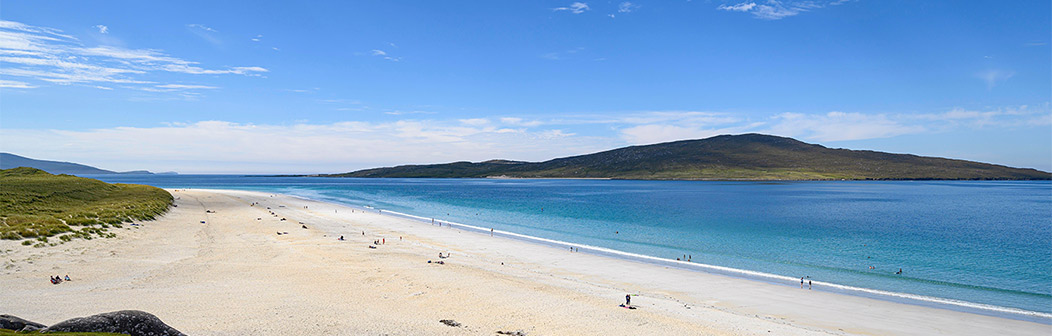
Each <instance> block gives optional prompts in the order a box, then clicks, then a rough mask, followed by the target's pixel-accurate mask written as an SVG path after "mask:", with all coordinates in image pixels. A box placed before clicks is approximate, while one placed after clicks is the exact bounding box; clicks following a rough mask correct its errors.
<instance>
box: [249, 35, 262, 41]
mask: <svg viewBox="0 0 1052 336" xmlns="http://www.w3.org/2000/svg"><path fill="white" fill-rule="evenodd" d="M262 40H263V35H256V37H253V38H252V42H259V41H262Z"/></svg>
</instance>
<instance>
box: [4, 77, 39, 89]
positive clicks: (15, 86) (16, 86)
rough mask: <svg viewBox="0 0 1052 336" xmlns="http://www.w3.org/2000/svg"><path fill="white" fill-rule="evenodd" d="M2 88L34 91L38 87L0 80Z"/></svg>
mask: <svg viewBox="0 0 1052 336" xmlns="http://www.w3.org/2000/svg"><path fill="white" fill-rule="evenodd" d="M0 88H12V89H34V88H36V86H35V85H32V84H29V83H26V82H19V81H13V80H5V79H0Z"/></svg>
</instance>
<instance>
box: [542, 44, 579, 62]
mask: <svg viewBox="0 0 1052 336" xmlns="http://www.w3.org/2000/svg"><path fill="white" fill-rule="evenodd" d="M584 50H585V48H584V47H577V48H572V49H567V50H564V51H556V52H550V53H545V54H541V58H543V59H548V60H553V61H558V60H561V59H564V58H568V57H569V56H571V55H574V54H577V53H579V52H582V51H584Z"/></svg>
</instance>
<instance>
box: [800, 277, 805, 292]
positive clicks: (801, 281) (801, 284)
mask: <svg viewBox="0 0 1052 336" xmlns="http://www.w3.org/2000/svg"><path fill="white" fill-rule="evenodd" d="M800 289H804V277H800Z"/></svg>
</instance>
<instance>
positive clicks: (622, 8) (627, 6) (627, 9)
mask: <svg viewBox="0 0 1052 336" xmlns="http://www.w3.org/2000/svg"><path fill="white" fill-rule="evenodd" d="M636 8H639V5H636V4H633V3H631V2H628V1H625V2H622V3H621V4H618V5H617V12H618V13H631V12H632V11H633V10H635V9H636Z"/></svg>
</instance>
